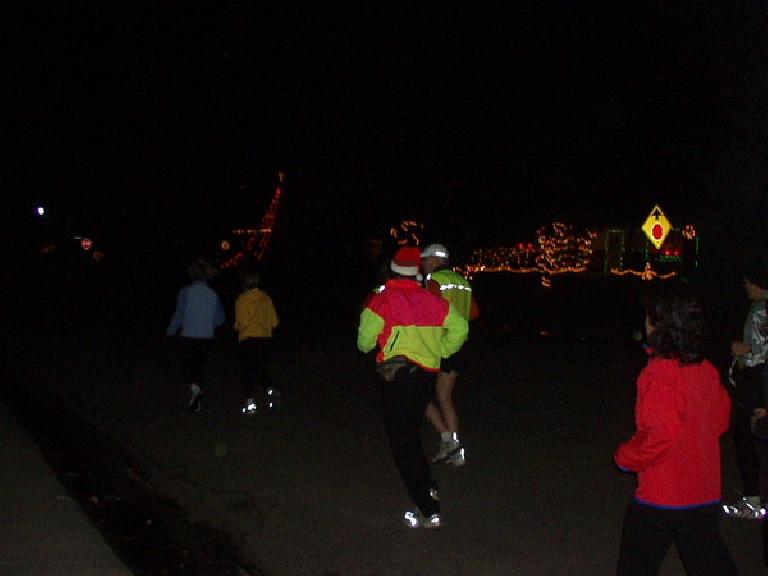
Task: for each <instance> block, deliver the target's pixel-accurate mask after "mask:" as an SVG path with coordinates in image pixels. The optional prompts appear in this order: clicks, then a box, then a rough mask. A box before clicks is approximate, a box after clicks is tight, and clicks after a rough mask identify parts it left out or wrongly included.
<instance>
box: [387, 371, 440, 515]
mask: <svg viewBox="0 0 768 576" xmlns="http://www.w3.org/2000/svg"><path fill="white" fill-rule="evenodd" d="M434 386H435V374H434V372H425V371H424V370H421V369H419V368H415V367H414V368H413V369H411V367H406V368H404V369H402V370H400V372H399V373H398V375H397V378H396V379H395V381H393V382H382V391H383V399H384V407H383V408H384V428H385V430H386V433H387V438H388V440H389V446H390V448H391V449H392V456H393V458H394V460H395V466H397V470H398V472H400V477H401V478H402V480H403V484H405V487H406V489H407V490H408V495H409V496H410V498H411V500H412V501H413V503H414V504H416V506H418V508H419V510H420V511H421V513H422V514H424V515H425V516H427V517H429V516H431V515H432V514H437V513H439V512H440V503H439V502H438V501H436V500H433V499H432V497H431V496H430V489H432V488H435V483H434V481H433V479H432V470H431V468H430V463H429V460H428V459H427V455H426V454H425V453H424V446H423V445H422V443H421V426H422V424H423V422H424V412H425V410H426V409H427V405H428V404H429V401H430V399H431V398H432V395H433V394H434Z"/></svg>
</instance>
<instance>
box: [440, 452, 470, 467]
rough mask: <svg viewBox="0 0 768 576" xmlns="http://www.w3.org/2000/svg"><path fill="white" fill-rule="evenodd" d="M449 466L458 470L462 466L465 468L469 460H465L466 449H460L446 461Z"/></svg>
mask: <svg viewBox="0 0 768 576" xmlns="http://www.w3.org/2000/svg"><path fill="white" fill-rule="evenodd" d="M445 462H446V463H447V464H450V465H451V466H455V467H456V468H460V467H461V466H464V464H466V463H467V460H466V458H465V453H464V448H461V447H460V448H459V449H458V450H457V451H456V452H454V453H453V454H451V455H450V456H449V457H448V458H447V459H446V461H445Z"/></svg>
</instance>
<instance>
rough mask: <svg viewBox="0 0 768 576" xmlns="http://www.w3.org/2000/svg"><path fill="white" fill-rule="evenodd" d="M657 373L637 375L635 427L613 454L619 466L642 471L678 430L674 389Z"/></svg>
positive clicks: (660, 452)
mask: <svg viewBox="0 0 768 576" xmlns="http://www.w3.org/2000/svg"><path fill="white" fill-rule="evenodd" d="M659 376H663V375H658V374H657V375H649V374H648V373H647V371H645V370H644V371H643V372H642V373H641V374H640V378H639V379H638V393H637V405H636V407H635V420H636V426H637V430H636V432H635V434H634V436H632V438H631V439H630V440H629V441H628V442H625V443H624V444H622V445H621V446H619V448H618V450H616V454H615V456H614V458H615V460H616V464H617V465H618V466H619V468H621V469H622V470H626V471H632V472H642V471H643V470H645V469H646V468H647V467H648V466H649V465H650V464H652V463H653V462H654V461H655V460H656V459H657V458H659V456H661V455H663V454H664V453H665V452H666V451H667V450H668V449H669V447H670V446H671V445H672V444H673V443H674V442H675V440H676V439H677V436H678V434H679V432H680V426H681V420H680V415H679V414H678V412H677V408H676V406H675V389H674V388H673V387H672V386H670V385H669V384H667V383H666V382H664V381H663V380H662V379H661V378H660V377H659Z"/></svg>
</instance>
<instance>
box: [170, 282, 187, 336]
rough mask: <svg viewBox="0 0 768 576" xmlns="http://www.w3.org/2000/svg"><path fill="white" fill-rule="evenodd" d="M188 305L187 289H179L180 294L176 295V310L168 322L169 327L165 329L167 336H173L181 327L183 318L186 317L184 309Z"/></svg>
mask: <svg viewBox="0 0 768 576" xmlns="http://www.w3.org/2000/svg"><path fill="white" fill-rule="evenodd" d="M186 307H187V291H186V290H185V289H184V288H182V289H181V290H179V295H178V296H177V297H176V310H175V311H174V313H173V317H172V318H171V323H170V324H168V328H167V329H166V331H165V335H166V336H173V335H174V334H176V333H177V332H178V331H179V328H181V324H182V320H183V319H184V309H185V308H186Z"/></svg>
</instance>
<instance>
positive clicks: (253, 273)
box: [239, 267, 260, 290]
mask: <svg viewBox="0 0 768 576" xmlns="http://www.w3.org/2000/svg"><path fill="white" fill-rule="evenodd" d="M239 276H240V284H241V286H242V287H243V290H250V289H251V288H256V287H257V286H258V285H259V279H260V278H259V271H258V270H257V269H256V268H252V267H246V268H243V269H241V270H240V273H239Z"/></svg>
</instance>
